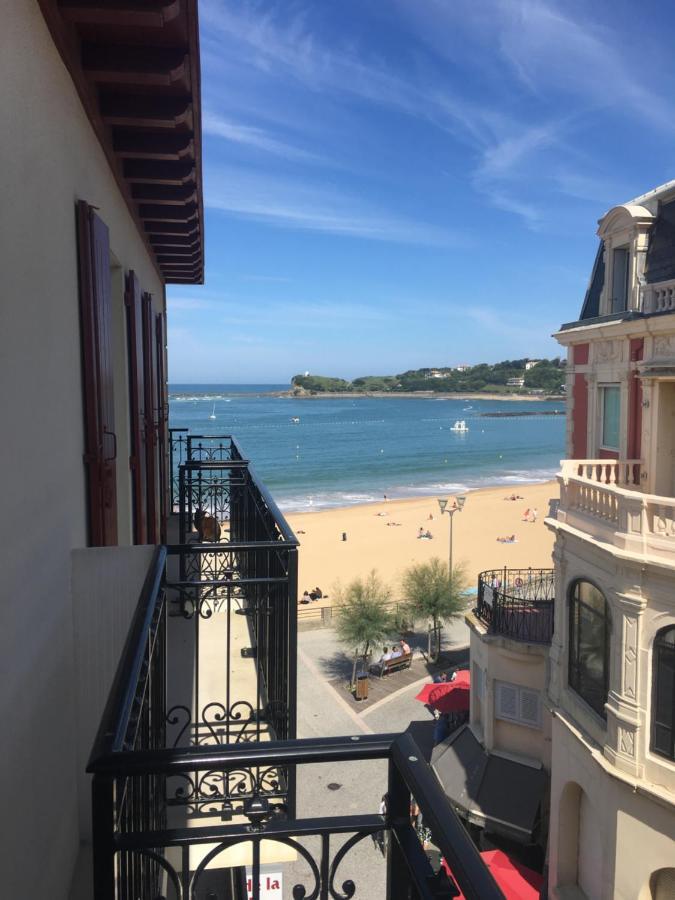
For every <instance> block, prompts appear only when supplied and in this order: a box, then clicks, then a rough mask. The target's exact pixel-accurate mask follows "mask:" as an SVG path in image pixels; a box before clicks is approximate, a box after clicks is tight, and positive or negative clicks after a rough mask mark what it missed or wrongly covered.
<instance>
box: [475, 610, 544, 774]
mask: <svg viewBox="0 0 675 900" xmlns="http://www.w3.org/2000/svg"><path fill="white" fill-rule="evenodd" d="M467 623H468V625H469V633H470V653H471V666H472V673H473V671H474V668H473V667H474V666H477V667H479V668H480V669H481V671H482V676H481V679H482V687H483V691H482V696H481V697H480V698H479V697H476V695H475V692H472V696H471V703H472V709H471V723H472V727H474V731H475V733H476V734H478V735H479V736H480V737H481V739H482V741H483V743H484V745H485V747H486V749H488V750H502V751H505V752H508V753H513V754H516V755H518V756H523V757H529V758H530V759H533V760H538V761H540V762H541V763H542V764H543V765H544V768H546V769H550V765H551V718H550V714H549V712H548V709H547V706H546V683H547V656H548V647H547V646H546V645H537V644H527V643H524V642H518V641H512V640H508V639H507V638H502V637H498V636H496V635H487V634H485V633H484V627H483V626H482V625H481V624H480V623H479V622H477V620H475V619H474V618H473V616H467ZM500 681H502V682H508V683H509V684H515V685H518V686H519V687H524V688H529V689H530V690H533V691H537V692H538V694H539V699H540V712H541V723H540V727H539V728H536V727H533V726H530V725H524V724H520V723H518V722H510V721H507V720H505V719H501V718H498V717H497V716H496V715H495V711H496V706H495V704H496V698H495V685H496V683H497V682H500Z"/></svg>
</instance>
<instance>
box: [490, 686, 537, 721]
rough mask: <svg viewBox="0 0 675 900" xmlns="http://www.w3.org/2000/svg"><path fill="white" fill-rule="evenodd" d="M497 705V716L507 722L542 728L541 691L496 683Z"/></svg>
mask: <svg viewBox="0 0 675 900" xmlns="http://www.w3.org/2000/svg"><path fill="white" fill-rule="evenodd" d="M495 689H496V703H495V716H496V718H498V719H505V720H506V721H507V722H517V723H518V724H519V725H528V726H529V727H530V728H540V727H541V703H540V698H539V691H533V690H531V689H530V688H524V687H520V686H519V685H517V684H509V683H508V682H506V681H497V682H495Z"/></svg>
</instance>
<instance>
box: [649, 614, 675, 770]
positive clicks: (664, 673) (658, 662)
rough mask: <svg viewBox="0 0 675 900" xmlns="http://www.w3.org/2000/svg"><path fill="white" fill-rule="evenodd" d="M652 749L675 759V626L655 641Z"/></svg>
mask: <svg viewBox="0 0 675 900" xmlns="http://www.w3.org/2000/svg"><path fill="white" fill-rule="evenodd" d="M653 658H654V698H653V703H652V750H653V751H654V752H655V753H659V754H660V755H661V756H666V757H668V759H672V760H675V625H671V626H670V627H668V628H664V629H663V630H661V631H659V633H658V634H657V635H656V639H655V641H654V657H653Z"/></svg>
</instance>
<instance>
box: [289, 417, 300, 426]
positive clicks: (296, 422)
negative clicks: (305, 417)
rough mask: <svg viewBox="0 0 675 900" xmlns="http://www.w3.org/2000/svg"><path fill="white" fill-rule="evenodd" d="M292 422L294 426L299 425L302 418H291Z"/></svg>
mask: <svg viewBox="0 0 675 900" xmlns="http://www.w3.org/2000/svg"><path fill="white" fill-rule="evenodd" d="M291 422H292V423H293V424H294V425H299V424H300V418H299V416H291Z"/></svg>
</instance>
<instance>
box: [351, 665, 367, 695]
mask: <svg viewBox="0 0 675 900" xmlns="http://www.w3.org/2000/svg"><path fill="white" fill-rule="evenodd" d="M354 697H355V698H356V699H357V700H367V699H368V673H367V672H359V673H358V675H357V676H356V691H355V692H354Z"/></svg>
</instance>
